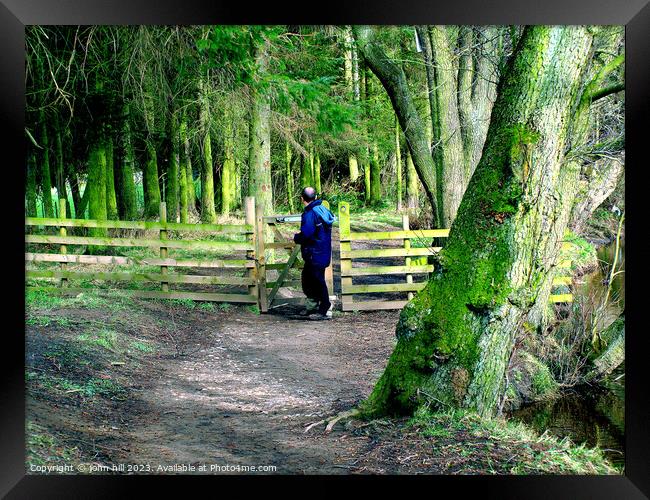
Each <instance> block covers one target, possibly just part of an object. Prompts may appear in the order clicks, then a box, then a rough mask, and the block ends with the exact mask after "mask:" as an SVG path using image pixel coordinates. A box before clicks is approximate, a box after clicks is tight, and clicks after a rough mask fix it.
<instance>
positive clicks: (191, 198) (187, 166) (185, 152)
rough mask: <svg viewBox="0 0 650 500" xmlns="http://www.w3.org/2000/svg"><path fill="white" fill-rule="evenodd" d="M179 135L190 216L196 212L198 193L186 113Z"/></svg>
mask: <svg viewBox="0 0 650 500" xmlns="http://www.w3.org/2000/svg"><path fill="white" fill-rule="evenodd" d="M179 134H180V141H181V169H182V170H184V171H185V197H186V198H187V212H188V214H190V213H194V211H195V210H196V193H195V192H194V173H193V170H192V157H191V154H190V139H189V136H188V133H187V118H186V115H185V112H183V118H182V120H181V124H180V127H179Z"/></svg>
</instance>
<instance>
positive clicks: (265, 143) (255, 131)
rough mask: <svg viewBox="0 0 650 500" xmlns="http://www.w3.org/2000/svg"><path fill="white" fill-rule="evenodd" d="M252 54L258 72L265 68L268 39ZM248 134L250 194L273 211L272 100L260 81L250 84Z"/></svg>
mask: <svg viewBox="0 0 650 500" xmlns="http://www.w3.org/2000/svg"><path fill="white" fill-rule="evenodd" d="M253 56H254V58H255V62H256V64H257V68H258V72H259V74H263V73H264V72H266V70H267V67H268V58H269V42H268V41H266V40H264V41H262V42H259V43H257V44H255V45H254V47H253ZM250 115H251V117H250V136H249V141H250V144H249V168H250V171H249V196H254V197H255V199H256V200H258V201H259V202H261V203H262V204H263V205H264V213H265V214H270V213H272V212H273V191H272V187H271V123H270V119H271V103H270V100H269V96H268V94H267V92H266V91H265V90H264V89H261V88H260V86H259V83H258V82H255V83H254V84H253V85H252V86H251V101H250Z"/></svg>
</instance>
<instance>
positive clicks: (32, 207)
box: [25, 151, 37, 217]
mask: <svg viewBox="0 0 650 500" xmlns="http://www.w3.org/2000/svg"><path fill="white" fill-rule="evenodd" d="M25 184H26V190H27V207H26V208H27V217H36V215H37V211H36V155H35V154H34V152H33V151H30V153H29V156H28V157H27V182H26V183H25Z"/></svg>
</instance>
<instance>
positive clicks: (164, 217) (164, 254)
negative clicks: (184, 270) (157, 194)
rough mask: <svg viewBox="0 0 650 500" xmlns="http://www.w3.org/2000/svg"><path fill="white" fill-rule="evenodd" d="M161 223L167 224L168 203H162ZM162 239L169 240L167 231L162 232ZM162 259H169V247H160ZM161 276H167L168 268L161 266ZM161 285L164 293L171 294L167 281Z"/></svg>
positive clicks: (162, 230)
mask: <svg viewBox="0 0 650 500" xmlns="http://www.w3.org/2000/svg"><path fill="white" fill-rule="evenodd" d="M160 223H161V224H166V223H167V203H166V202H164V201H161V202H160ZM163 227H165V226H163ZM160 239H161V240H166V239H167V229H161V230H160ZM160 258H161V259H166V258H167V247H163V246H161V247H160ZM160 274H163V275H164V274H167V266H160ZM161 285H162V291H163V292H169V283H168V282H167V281H163V282H161Z"/></svg>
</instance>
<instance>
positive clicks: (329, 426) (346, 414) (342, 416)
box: [305, 408, 361, 434]
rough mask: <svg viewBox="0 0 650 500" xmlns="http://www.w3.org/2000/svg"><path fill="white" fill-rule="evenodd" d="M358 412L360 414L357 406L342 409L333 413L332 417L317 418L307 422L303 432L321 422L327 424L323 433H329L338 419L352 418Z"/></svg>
mask: <svg viewBox="0 0 650 500" xmlns="http://www.w3.org/2000/svg"><path fill="white" fill-rule="evenodd" d="M360 414H361V410H359V409H358V408H353V409H352V410H348V411H343V412H341V413H339V414H337V415H334V416H333V417H329V418H326V419H323V420H319V421H318V422H314V423H313V424H309V425H308V426H307V428H306V429H305V433H307V432H309V431H310V430H311V429H312V428H313V427H316V426H318V425H321V424H327V426H326V427H325V434H329V433H330V432H332V429H333V428H334V426H335V425H336V423H337V422H338V421H339V420H343V419H348V418H354V417H356V416H357V415H360Z"/></svg>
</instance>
